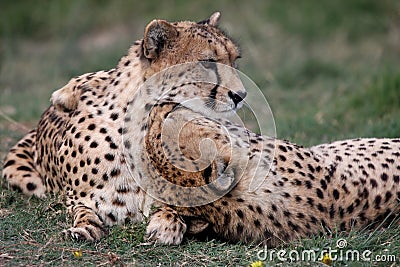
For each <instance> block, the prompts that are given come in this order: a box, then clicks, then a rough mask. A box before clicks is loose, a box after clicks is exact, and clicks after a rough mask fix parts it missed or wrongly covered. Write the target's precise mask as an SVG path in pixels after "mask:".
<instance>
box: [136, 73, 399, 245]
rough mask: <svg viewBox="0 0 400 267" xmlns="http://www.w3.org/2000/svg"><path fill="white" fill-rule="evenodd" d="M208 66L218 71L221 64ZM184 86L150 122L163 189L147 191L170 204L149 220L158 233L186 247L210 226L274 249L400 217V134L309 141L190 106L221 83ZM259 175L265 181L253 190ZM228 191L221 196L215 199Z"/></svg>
mask: <svg viewBox="0 0 400 267" xmlns="http://www.w3.org/2000/svg"><path fill="white" fill-rule="evenodd" d="M209 68H210V69H213V70H214V71H215V72H216V73H217V74H218V72H219V69H220V66H214V67H209ZM172 77H173V76H172V75H171V76H169V78H170V79H171V81H173V80H174V79H173V78H172ZM171 83H172V82H171ZM180 84H181V86H175V87H173V88H174V89H172V90H171V91H170V92H169V93H168V96H169V97H166V98H162V99H161V100H160V101H158V102H157V104H156V105H154V107H153V109H152V111H151V113H150V116H149V120H148V122H147V129H148V130H147V132H146V135H145V150H146V152H147V153H148V156H147V160H148V161H150V163H146V166H147V167H145V172H144V173H146V174H147V176H146V177H147V179H148V181H147V182H148V185H146V186H148V187H150V186H152V185H153V186H154V187H155V190H154V192H151V190H149V191H148V192H149V193H151V194H154V195H156V196H158V197H159V198H160V200H161V201H162V202H164V203H166V204H165V205H164V206H163V207H161V208H160V209H158V210H157V211H156V212H155V213H154V214H152V216H151V217H150V220H149V224H148V226H147V230H146V236H147V238H148V239H149V240H152V241H155V242H158V243H161V244H171V243H174V244H177V243H179V242H177V240H178V241H181V240H182V237H183V235H184V234H185V233H186V232H187V233H192V234H193V233H194V234H196V233H199V232H201V231H203V230H204V229H208V230H210V231H212V232H214V233H215V234H217V236H219V237H221V238H223V239H226V240H229V241H234V242H239V241H240V242H243V243H256V244H260V243H263V244H265V245H267V246H269V247H274V246H278V245H282V244H284V243H286V242H290V241H293V240H296V239H299V238H305V237H310V236H312V235H317V234H323V233H332V232H335V231H339V232H348V231H350V230H353V229H363V228H366V227H370V228H373V227H377V226H379V225H381V224H382V223H386V224H389V223H398V220H396V218H398V215H399V212H400V203H399V202H400V139H399V138H397V139H374V138H366V139H361V138H360V139H352V140H343V141H336V142H333V143H329V144H322V145H318V146H313V147H309V148H304V147H302V146H299V145H296V144H294V143H291V142H289V141H285V140H279V139H276V138H272V137H268V136H263V135H259V134H256V133H253V132H251V131H249V130H248V129H246V128H245V127H243V126H241V125H238V124H235V123H233V122H232V121H231V120H230V119H229V118H224V117H221V116H220V114H221V113H220V112H219V113H218V112H215V113H210V112H209V111H208V109H210V107H211V108H212V107H213V105H211V106H210V105H204V106H203V107H202V108H201V107H199V106H197V105H196V106H195V108H193V107H191V106H189V105H186V104H182V103H185V101H189V102H190V100H191V98H193V96H192V95H190V94H189V93H188V92H192V91H195V92H197V96H198V95H202V96H207V95H208V97H210V96H211V98H212V95H213V92H212V90H215V87H207V86H204V85H198V84H191V83H180ZM156 87H157V86H154V85H153V86H151V88H156ZM224 88H225V86H221V87H219V88H218V89H217V90H219V91H220V93H222V92H223V91H224V90H225V89H224ZM186 96H188V97H186ZM221 101H223V100H221ZM171 140H173V141H171ZM205 140H213V143H209V142H204V141H205ZM207 151H214V152H213V153H208V154H209V155H211V156H212V158H210V160H209V161H208V163H207V164H208V165H207V164H203V167H201V168H197V167H198V166H199V161H198V159H199V158H202V157H203V155H206V154H207ZM142 160H146V159H145V158H142ZM206 162H207V161H206ZM160 177H162V179H160ZM259 178H261V183H260V184H259V186H258V187H256V188H255V189H254V190H250V188H252V187H251V184H252V183H253V181H254V179H257V180H259ZM144 184H146V183H144ZM187 188H199V190H198V191H196V190H192V191H190V190H189V191H188V190H186V189H187ZM205 188H208V190H205ZM219 191H221V194H220V195H219V196H220V198H214V197H213V196H212V194H213V193H215V192H219ZM196 192H197V193H198V192H200V194H199V195H197V193H196ZM201 198H209V199H212V200H213V201H209V203H207V202H202V199H201Z"/></svg>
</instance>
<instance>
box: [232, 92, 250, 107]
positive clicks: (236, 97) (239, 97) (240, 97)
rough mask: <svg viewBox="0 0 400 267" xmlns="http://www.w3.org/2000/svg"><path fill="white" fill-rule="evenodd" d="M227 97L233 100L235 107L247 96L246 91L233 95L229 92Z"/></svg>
mask: <svg viewBox="0 0 400 267" xmlns="http://www.w3.org/2000/svg"><path fill="white" fill-rule="evenodd" d="M228 95H229V97H230V98H231V99H232V100H233V103H235V105H237V104H238V103H240V102H242V101H243V99H244V98H245V97H246V95H247V92H246V91H239V92H237V93H234V92H232V91H229V92H228Z"/></svg>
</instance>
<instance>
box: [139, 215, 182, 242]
mask: <svg viewBox="0 0 400 267" xmlns="http://www.w3.org/2000/svg"><path fill="white" fill-rule="evenodd" d="M169 214H170V213H169ZM171 215H172V216H168V215H165V214H162V212H157V213H155V214H154V215H153V216H152V217H151V219H150V223H149V225H148V226H147V229H146V239H147V240H149V241H152V242H155V243H158V244H165V245H179V244H180V243H182V239H183V235H184V233H185V232H186V224H185V223H184V222H183V220H182V219H181V218H180V216H179V215H177V214H171Z"/></svg>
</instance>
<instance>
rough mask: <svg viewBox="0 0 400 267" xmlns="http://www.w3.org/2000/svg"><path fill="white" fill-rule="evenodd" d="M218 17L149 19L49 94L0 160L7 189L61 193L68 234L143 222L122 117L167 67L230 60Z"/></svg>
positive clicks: (80, 235) (141, 196)
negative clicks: (123, 43)
mask: <svg viewBox="0 0 400 267" xmlns="http://www.w3.org/2000/svg"><path fill="white" fill-rule="evenodd" d="M219 18H220V13H219V12H216V13H214V14H213V15H211V16H210V17H209V18H208V19H206V20H204V21H201V22H198V23H196V22H191V21H182V22H172V23H171V22H167V21H165V20H153V21H151V22H150V23H149V24H148V25H147V26H146V28H145V31H144V36H143V38H142V39H140V40H138V41H136V42H134V44H133V45H132V46H131V48H130V49H129V51H128V54H127V55H126V56H124V57H122V58H121V60H120V61H119V63H118V65H117V66H116V67H115V68H114V69H111V70H109V71H100V72H95V73H89V74H85V75H82V76H80V77H77V78H74V79H72V80H71V81H70V82H69V83H68V84H67V85H66V86H64V87H63V88H61V89H59V90H58V91H56V92H54V93H53V95H52V99H51V100H52V104H51V105H50V107H49V108H48V109H47V110H46V111H45V112H44V113H43V115H42V117H41V119H40V121H39V123H38V126H37V128H36V129H34V130H32V131H31V132H30V133H28V134H27V135H26V136H25V137H24V138H22V140H20V141H19V142H18V143H17V144H16V145H15V146H14V147H13V148H11V150H10V152H9V154H8V155H7V156H6V158H5V164H4V167H3V177H4V179H5V180H6V181H7V182H8V184H9V186H10V187H11V188H15V189H19V190H21V191H22V192H23V193H25V194H27V195H35V196H37V197H45V195H46V193H59V194H61V195H63V196H64V197H65V202H66V206H67V210H68V212H69V213H70V214H71V215H72V217H73V225H72V227H71V228H69V229H66V230H65V231H64V233H65V234H66V235H67V236H70V237H72V238H74V239H83V240H89V241H97V240H99V239H101V238H102V237H103V236H104V235H105V234H106V227H107V226H112V225H116V224H122V223H124V222H125V221H126V220H130V221H131V222H133V223H137V222H141V221H143V219H144V218H145V217H146V216H148V215H149V213H150V210H151V207H152V206H153V203H154V201H155V200H154V199H153V198H152V197H150V196H148V195H147V194H146V192H145V191H144V190H143V189H142V188H140V187H139V186H138V184H137V182H136V179H137V178H136V177H135V176H138V177H139V176H141V173H140V172H139V171H138V168H136V169H135V166H134V165H132V164H131V165H129V164H127V162H126V157H127V155H125V152H124V148H125V149H128V148H130V147H133V146H134V145H136V144H138V143H140V141H139V139H135V138H132V139H123V135H124V134H125V135H126V128H124V123H126V122H127V118H126V117H125V115H124V114H125V113H126V110H127V107H128V106H129V105H130V104H131V103H133V102H135V103H138V106H137V107H138V114H140V112H141V111H142V110H144V111H145V110H147V109H148V106H147V105H146V101H143V99H140V101H141V102H136V101H135V99H136V97H137V90H138V88H139V87H140V86H141V85H142V84H143V83H144V82H145V81H146V80H147V79H148V78H149V77H151V76H152V75H153V74H155V73H158V72H160V71H162V70H164V69H166V68H168V67H170V66H174V65H177V64H181V63H186V62H198V61H215V62H219V63H221V64H225V65H229V66H234V65H235V61H236V59H237V58H238V57H239V56H240V55H239V49H238V47H237V46H236V45H235V44H234V42H233V41H232V40H231V39H230V38H229V37H227V35H226V34H225V33H223V32H222V31H221V30H220V29H219V28H218V22H219ZM227 97H229V99H231V100H230V101H231V102H232V101H233V102H232V103H238V102H240V100H241V98H240V97H239V96H238V95H236V94H235V93H232V92H231V93H230V94H229V96H227ZM138 101H139V100H138ZM136 119H138V120H144V118H142V117H138V118H136ZM144 128H145V127H143V129H141V128H137V129H134V130H133V131H137V132H141V130H144ZM131 172H133V174H132V173H131Z"/></svg>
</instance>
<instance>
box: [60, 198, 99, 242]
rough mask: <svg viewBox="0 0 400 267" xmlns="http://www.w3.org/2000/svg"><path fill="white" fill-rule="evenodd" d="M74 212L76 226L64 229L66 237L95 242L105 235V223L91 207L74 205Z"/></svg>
mask: <svg viewBox="0 0 400 267" xmlns="http://www.w3.org/2000/svg"><path fill="white" fill-rule="evenodd" d="M72 214H73V216H74V224H73V225H74V226H73V227H71V228H69V229H67V230H64V231H63V233H64V235H65V236H66V237H72V238H73V239H77V240H88V241H92V242H93V241H98V240H100V238H102V237H103V236H104V235H105V230H104V223H103V222H102V221H101V219H100V218H99V216H97V214H96V213H95V212H94V211H93V210H92V209H91V208H89V207H86V206H84V205H76V206H73V207H72Z"/></svg>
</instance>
